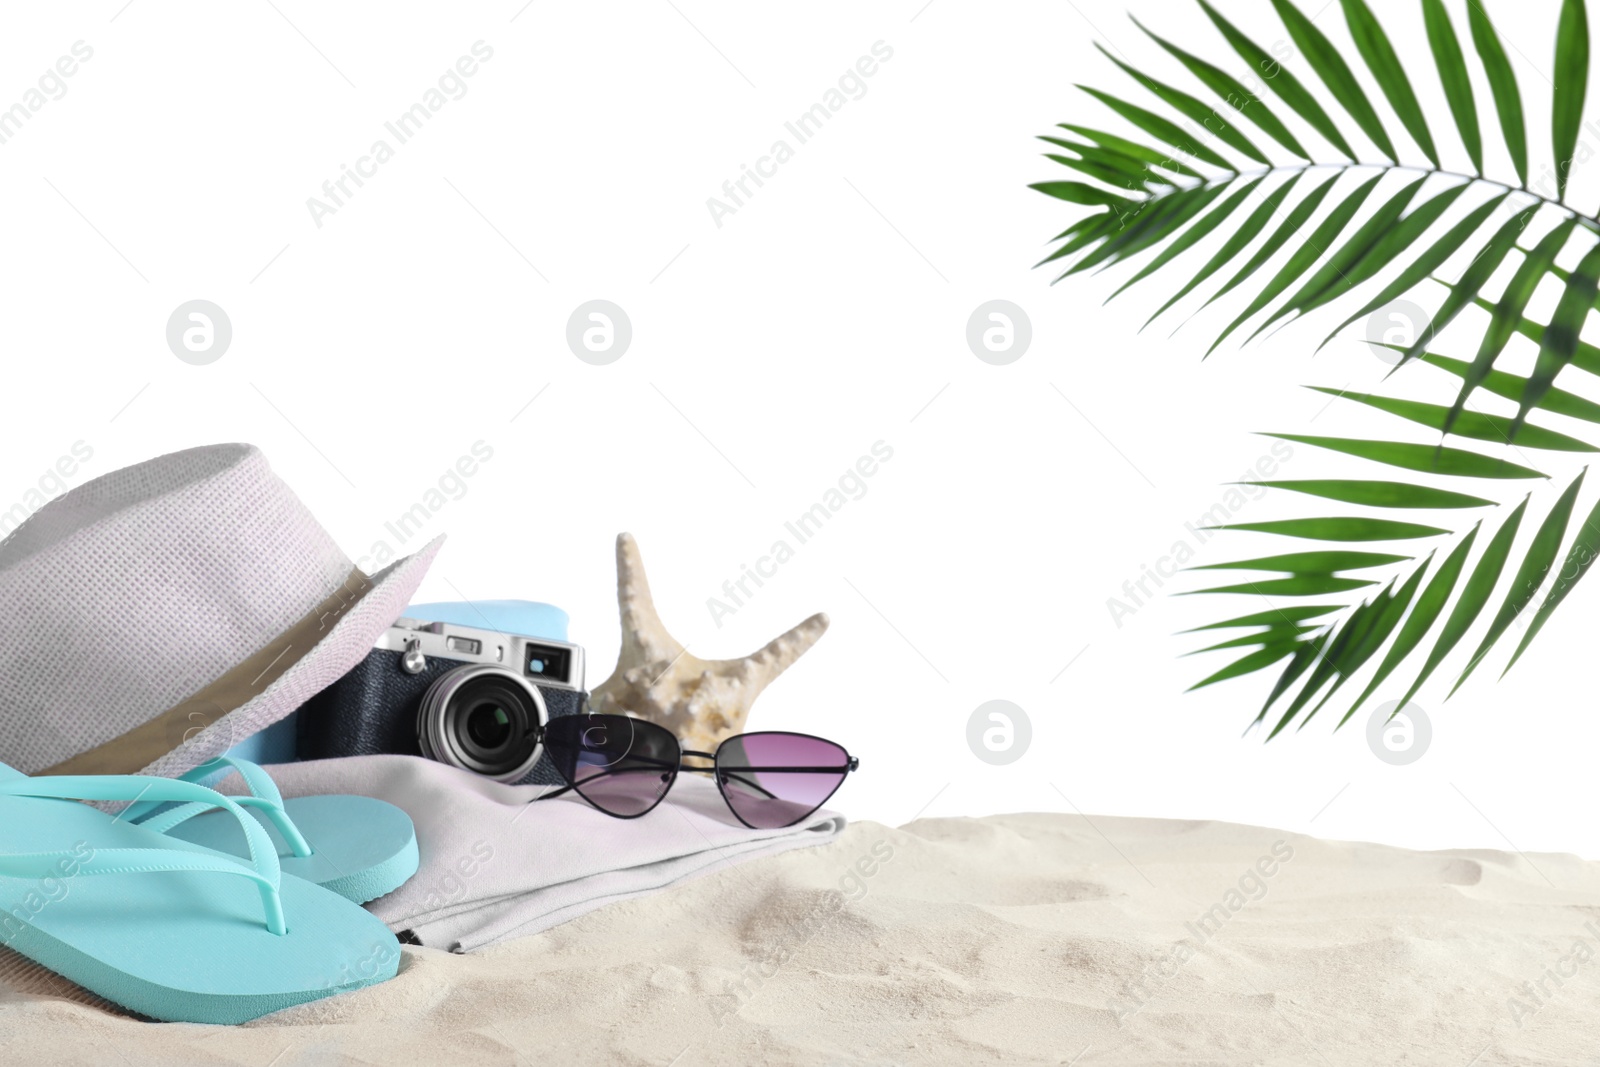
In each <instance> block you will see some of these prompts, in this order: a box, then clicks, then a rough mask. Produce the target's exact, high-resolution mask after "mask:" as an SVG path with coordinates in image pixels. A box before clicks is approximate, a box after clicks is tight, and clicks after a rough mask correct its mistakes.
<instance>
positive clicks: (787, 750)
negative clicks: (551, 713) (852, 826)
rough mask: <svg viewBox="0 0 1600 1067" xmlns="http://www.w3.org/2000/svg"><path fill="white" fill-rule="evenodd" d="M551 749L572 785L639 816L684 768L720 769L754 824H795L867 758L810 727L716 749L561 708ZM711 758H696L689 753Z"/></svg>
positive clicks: (544, 737) (729, 793) (622, 718)
mask: <svg viewBox="0 0 1600 1067" xmlns="http://www.w3.org/2000/svg"><path fill="white" fill-rule="evenodd" d="M539 739H540V741H541V742H542V743H543V744H544V750H545V754H546V755H547V756H549V758H550V761H551V763H553V764H554V765H555V768H556V773H558V774H559V775H561V778H562V780H563V781H565V782H566V783H567V784H566V785H564V786H562V787H561V788H559V789H556V790H554V791H552V792H549V793H546V794H544V795H543V796H541V797H540V798H539V799H540V800H548V799H549V798H551V797H555V796H560V795H561V794H562V793H565V792H566V791H567V790H569V789H571V790H574V791H576V792H577V794H578V795H579V796H580V797H582V798H583V799H584V800H587V801H588V802H589V803H590V804H592V805H594V806H595V807H596V808H599V809H600V810H601V811H603V812H605V813H606V814H607V815H612V816H615V817H616V818H619V819H637V818H638V817H639V816H641V815H644V814H646V813H648V812H649V811H650V810H651V809H653V808H654V807H655V806H656V805H657V804H659V803H661V800H662V798H663V797H665V796H666V795H667V791H668V790H669V789H671V788H672V785H673V783H674V782H676V781H677V780H678V774H679V772H680V771H688V772H689V773H691V774H710V775H713V776H715V778H716V781H717V789H718V790H719V791H721V793H722V799H723V800H724V801H726V802H727V805H728V808H729V810H731V811H732V812H733V814H734V816H735V817H736V818H737V819H738V820H739V821H740V822H742V823H744V825H746V826H748V827H750V828H751V829H752V830H777V829H781V828H783V827H785V826H793V825H794V824H795V823H797V822H799V821H800V820H802V819H804V818H805V817H806V816H808V815H810V814H811V813H812V812H814V811H816V810H817V809H818V808H820V807H822V805H823V804H825V803H827V800H828V798H829V797H831V796H833V794H834V792H835V791H836V790H837V789H838V788H839V786H840V785H842V784H843V783H844V776H845V775H847V774H849V773H850V772H851V771H853V770H855V769H856V768H857V767H859V766H860V765H861V761H860V760H858V759H856V758H855V757H854V756H852V755H850V754H849V753H848V752H846V751H845V750H844V749H843V748H842V747H841V746H839V745H836V744H834V743H833V742H832V741H825V740H823V739H822V738H820V737H812V736H811V735H809V734H794V733H784V732H780V731H768V732H765V733H751V734H737V735H735V736H733V737H730V738H728V739H727V740H725V741H723V742H722V744H720V745H718V746H717V750H716V752H695V751H692V750H690V751H685V750H684V748H683V746H682V745H681V744H680V743H679V741H678V739H677V738H676V737H675V736H673V734H672V731H670V730H668V729H666V728H665V727H663V726H659V725H657V724H656V723H653V722H647V721H646V720H644V719H635V718H631V717H629V716H627V715H581V714H580V715H561V716H557V717H556V718H554V719H551V720H550V721H549V722H547V723H545V725H544V726H543V728H542V729H541V731H540V737H539ZM686 756H687V757H693V758H695V759H698V760H710V761H711V764H710V766H698V765H691V764H687V763H685V762H684V757H686Z"/></svg>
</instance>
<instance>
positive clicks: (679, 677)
mask: <svg viewBox="0 0 1600 1067" xmlns="http://www.w3.org/2000/svg"><path fill="white" fill-rule="evenodd" d="M617 607H618V608H619V609H620V611H621V614H622V649H621V651H620V652H618V654H617V667H616V670H614V671H612V672H611V677H610V678H607V679H606V680H605V681H604V682H601V683H600V684H599V685H598V686H596V687H595V689H594V690H593V692H591V693H590V694H589V710H590V711H592V712H596V713H609V714H627V715H636V716H638V717H640V718H644V719H648V720H650V721H651V722H655V723H659V724H661V725H662V726H665V727H666V728H667V729H669V730H671V731H672V732H673V733H675V734H677V736H678V738H679V739H680V740H681V741H682V742H683V746H684V748H686V749H694V750H697V751H700V752H715V751H716V748H717V745H718V744H720V743H721V742H722V741H723V740H724V739H725V738H728V737H731V736H733V735H734V734H737V733H740V732H742V731H743V730H744V725H745V720H746V719H747V718H748V717H749V715H750V705H752V704H753V703H755V699H756V697H757V696H759V695H760V694H761V691H762V690H763V689H765V688H766V687H767V685H768V684H769V683H770V682H771V681H772V680H773V679H774V678H776V677H777V676H778V675H780V674H782V673H783V672H784V671H785V670H786V669H788V667H789V665H790V664H792V663H793V662H794V661H795V660H797V659H799V658H800V657H801V656H802V655H803V654H804V653H805V652H806V650H807V649H809V648H810V647H811V646H812V645H814V644H816V643H817V639H818V638H819V637H821V636H822V635H823V633H825V632H826V631H827V629H828V617H827V616H826V615H823V614H821V613H818V614H816V615H813V616H811V617H810V618H809V619H807V620H806V621H805V622H802V623H801V624H800V625H799V626H796V627H795V628H794V629H792V630H790V631H788V632H787V633H785V634H782V635H781V636H779V637H776V638H774V639H773V640H772V641H769V642H768V643H767V644H766V645H765V646H764V647H762V648H761V649H760V650H759V651H757V652H754V653H751V654H750V655H748V656H745V657H743V658H741V659H716V660H708V659H701V658H700V657H698V656H694V655H691V654H690V653H689V650H688V648H687V647H686V646H685V645H684V644H683V643H682V642H680V641H677V640H675V639H674V638H673V636H672V635H671V634H669V633H668V632H667V628H666V626H665V625H664V624H663V623H662V622H661V616H659V615H657V614H656V606H655V602H654V601H653V600H652V599H651V597H650V583H649V582H648V581H647V580H646V579H645V576H644V560H643V559H642V558H641V557H640V555H639V544H638V542H637V541H635V540H634V539H633V535H632V534H628V533H624V534H618V535H617Z"/></svg>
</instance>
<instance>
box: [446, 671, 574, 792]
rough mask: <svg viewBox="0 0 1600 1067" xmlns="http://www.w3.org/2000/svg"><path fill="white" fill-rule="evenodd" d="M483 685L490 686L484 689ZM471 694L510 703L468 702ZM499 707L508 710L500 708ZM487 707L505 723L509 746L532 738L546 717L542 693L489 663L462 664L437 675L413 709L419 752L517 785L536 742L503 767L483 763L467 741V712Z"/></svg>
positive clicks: (533, 757) (538, 747)
mask: <svg viewBox="0 0 1600 1067" xmlns="http://www.w3.org/2000/svg"><path fill="white" fill-rule="evenodd" d="M486 682H488V683H491V684H488V685H487V686H486V684H485V683H486ZM473 683H477V684H476V685H474V684H473ZM477 690H483V691H484V693H483V695H486V696H489V697H508V698H510V699H507V700H503V701H499V702H495V703H490V702H488V701H485V700H482V699H478V700H476V701H475V702H474V700H473V697H474V693H475V691H477ZM501 704H504V705H508V706H507V707H504V708H502V707H501ZM489 707H493V708H494V710H496V711H497V712H500V713H501V714H502V715H504V717H505V718H506V719H507V720H508V721H507V723H506V724H505V725H506V726H507V727H508V734H507V736H508V738H509V739H510V740H511V741H513V742H516V741H518V740H519V739H521V740H525V739H527V738H531V737H535V736H537V735H538V733H539V731H540V729H541V728H542V727H543V726H544V724H545V723H546V722H548V721H549V718H550V715H549V711H548V709H547V708H546V707H545V702H544V694H543V693H541V692H539V689H538V687H537V686H535V685H534V684H533V683H531V682H529V681H528V680H527V679H525V678H523V677H522V676H521V675H519V674H517V673H515V672H514V671H509V670H507V669H506V668H504V667H500V666H496V665H495V664H492V663H472V664H466V665H463V666H460V667H456V668H454V669H452V670H449V671H446V672H445V673H444V674H441V675H440V676H439V677H438V678H437V679H435V680H434V683H433V684H432V685H431V686H429V687H428V691H427V692H426V693H425V694H423V697H422V703H421V705H420V706H419V707H418V709H417V741H418V742H419V744H420V745H421V748H422V754H423V755H424V756H427V757H428V758H429V759H431V760H436V761H438V762H439V763H444V764H447V765H449V766H451V767H460V768H461V769H463V770H468V771H472V772H473V773H474V774H481V775H483V776H484V777H485V778H491V779H493V780H495V781H497V782H518V781H521V780H522V779H523V778H525V777H527V774H528V772H529V771H531V770H532V769H533V765H534V764H535V763H537V762H539V757H540V756H541V755H543V753H544V745H543V744H542V743H541V742H539V741H534V742H533V744H532V746H531V747H530V748H529V749H528V751H527V753H526V755H524V756H522V757H521V758H519V759H518V760H517V761H516V763H515V765H514V766H509V769H507V766H508V765H505V764H504V762H503V761H493V762H489V761H486V760H485V759H484V758H483V753H484V749H483V748H482V747H481V746H480V745H479V744H477V743H474V742H473V741H472V740H470V738H469V736H468V723H469V722H470V716H471V713H472V712H474V711H478V710H481V709H484V708H489ZM475 750H476V751H475Z"/></svg>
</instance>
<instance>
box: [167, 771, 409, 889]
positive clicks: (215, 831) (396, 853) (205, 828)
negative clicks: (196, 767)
mask: <svg viewBox="0 0 1600 1067" xmlns="http://www.w3.org/2000/svg"><path fill="white" fill-rule="evenodd" d="M283 810H284V811H285V812H286V813H287V814H288V816H289V818H290V819H291V820H293V821H294V824H295V826H296V827H298V828H299V830H300V834H301V836H302V837H304V838H305V839H306V844H308V845H310V846H311V850H312V855H310V856H305V857H300V856H295V855H294V854H293V853H291V852H290V850H289V846H288V844H287V843H286V842H285V841H284V840H283V837H282V835H280V834H279V833H278V831H277V829H276V828H274V827H273V825H272V822H271V821H270V820H269V819H267V818H266V817H265V816H263V815H261V814H260V812H258V811H254V810H252V811H251V814H252V815H254V816H255V819H256V821H257V822H258V823H260V824H261V825H262V826H263V827H264V828H265V829H266V831H267V836H268V837H270V838H271V839H272V842H273V844H275V845H277V846H278V866H279V867H280V868H281V869H282V871H283V873H284V874H286V875H293V876H294V877H296V878H300V879H303V880H305V881H307V882H315V883H317V884H318V885H320V886H322V887H323V888H324V889H328V890H332V891H333V892H335V893H338V894H339V895H340V896H342V897H344V898H346V899H347V900H353V901H355V902H356V903H357V904H365V903H366V902H367V901H369V900H376V899H377V898H379V897H381V896H383V895H384V894H386V893H392V892H394V891H395V890H396V889H399V888H400V887H401V886H402V885H404V884H405V882H406V880H407V879H408V878H410V877H411V876H412V875H413V874H416V873H417V863H418V856H417V835H416V829H415V828H414V827H413V826H412V824H411V816H409V815H407V814H406V813H405V812H404V811H402V810H401V809H399V808H397V807H395V806H394V805H393V804H388V803H385V802H384V801H382V800H377V799H374V798H373V797H361V796H309V797H292V798H290V799H288V800H285V801H284V802H283ZM166 836H167V837H169V838H177V839H180V840H183V841H188V842H189V843H191V844H195V845H200V846H202V847H204V848H209V849H212V850H214V851H217V852H226V853H228V854H229V855H232V856H236V857H239V858H240V859H243V858H245V857H246V856H248V855H249V852H248V850H247V848H246V846H245V841H244V831H243V830H241V829H240V828H239V824H238V823H237V822H236V821H235V820H234V818H233V816H231V815H229V814H228V813H227V812H225V811H208V812H205V813H204V814H201V815H196V816H195V817H194V818H192V819H187V820H185V821H183V822H181V823H179V824H178V825H177V826H174V827H173V828H172V829H170V830H168V831H166Z"/></svg>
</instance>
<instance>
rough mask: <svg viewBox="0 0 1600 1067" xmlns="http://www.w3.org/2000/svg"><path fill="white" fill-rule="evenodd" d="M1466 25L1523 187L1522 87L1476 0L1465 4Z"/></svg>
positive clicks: (1525, 181) (1524, 129)
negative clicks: (1519, 86) (1518, 86)
mask: <svg viewBox="0 0 1600 1067" xmlns="http://www.w3.org/2000/svg"><path fill="white" fill-rule="evenodd" d="M1467 24H1468V26H1470V27H1471V29H1472V45H1473V47H1474V48H1476V49H1477V50H1478V59H1479V60H1480V61H1481V62H1482V63H1483V72H1484V75H1485V76H1486V77H1487V78H1488V79H1489V91H1490V93H1492V94H1493V95H1494V106H1495V111H1496V113H1497V114H1498V116H1499V118H1500V132H1501V134H1502V135H1503V136H1504V137H1505V141H1506V151H1507V152H1509V153H1510V154H1511V165H1512V166H1513V167H1514V168H1516V171H1517V183H1518V184H1519V185H1523V186H1526V185H1527V184H1528V130H1527V125H1526V122H1525V121H1524V119H1523V116H1522V90H1520V89H1518V88H1517V76H1516V74H1515V73H1514V72H1513V71H1512V70H1511V61H1510V60H1509V59H1507V58H1506V49H1505V45H1503V44H1501V43H1500V35H1499V34H1498V33H1496V32H1495V29H1494V26H1493V25H1491V24H1490V22H1489V16H1488V14H1487V13H1486V12H1485V11H1484V10H1483V4H1481V3H1479V2H1478V0H1472V2H1471V3H1469V4H1468V5H1467Z"/></svg>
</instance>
